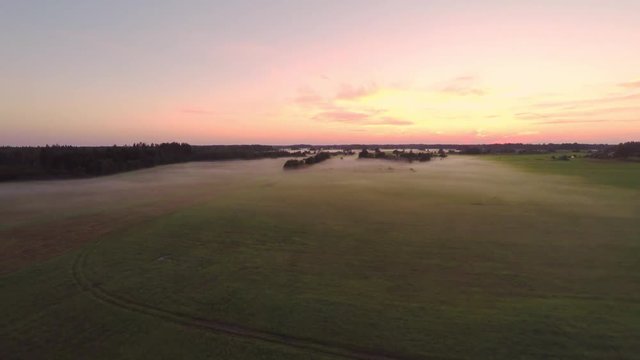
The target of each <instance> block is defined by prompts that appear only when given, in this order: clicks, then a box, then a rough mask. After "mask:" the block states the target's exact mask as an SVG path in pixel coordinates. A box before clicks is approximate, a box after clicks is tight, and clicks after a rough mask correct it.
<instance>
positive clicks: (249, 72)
mask: <svg viewBox="0 0 640 360" xmlns="http://www.w3.org/2000/svg"><path fill="white" fill-rule="evenodd" d="M639 14H640V0H616V1H611V0H600V1H595V0H579V1H578V0H555V1H549V0H538V1H501V0H485V1H476V0H473V1H471V0H468V1H457V0H447V1H429V0H420V1H418V0H415V1H413V0H388V1H375V0H361V1H360V0H335V1H332V0H323V1H320V0H315V1H311V0H271V1H267V0H252V1H246V0H235V1H212V0H207V1H197V0H179V1H178V0H176V1H162V0H153V1H151V0H145V1H143V0H110V1H93V0H77V1H71V0H57V1H47V0H40V1H33V0H20V1H10V0H0V145H44V144H73V145H110V144H131V143H134V142H141V141H142V142H163V141H179V142H188V143H191V144H248V143H261V144H299V143H305V144H309V143H310V144H339V143H464V144H474V143H504V142H526V143H547V142H588V143H618V142H622V141H631V140H640V20H639V19H640V18H639V16H640V15H639Z"/></svg>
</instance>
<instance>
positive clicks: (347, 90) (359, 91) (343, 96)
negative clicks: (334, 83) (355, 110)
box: [336, 84, 378, 100]
mask: <svg viewBox="0 0 640 360" xmlns="http://www.w3.org/2000/svg"><path fill="white" fill-rule="evenodd" d="M377 91H378V87H377V86H376V85H375V84H371V85H361V86H353V85H348V84H343V85H342V86H341V87H340V90H338V93H337V95H336V99H339V100H353V99H358V98H361V97H365V96H368V95H371V94H374V93H376V92H377Z"/></svg>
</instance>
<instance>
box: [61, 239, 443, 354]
mask: <svg viewBox="0 0 640 360" xmlns="http://www.w3.org/2000/svg"><path fill="white" fill-rule="evenodd" d="M87 256H88V251H87V250H85V251H82V252H81V253H80V254H79V255H78V256H77V257H76V259H75V261H74V263H73V267H72V273H73V278H74V280H75V282H76V283H77V284H78V285H79V286H80V287H81V288H82V289H83V290H85V291H86V292H87V293H89V294H90V295H91V296H92V297H94V298H95V299H97V300H99V301H100V302H103V303H106V304H109V305H112V306H115V307H118V308H121V309H124V310H129V311H132V312H135V313H138V314H144V315H148V316H151V317H154V318H157V319H161V320H164V321H169V322H173V323H176V324H179V325H183V326H187V327H192V328H199V329H202V330H205V331H209V332H215V333H221V334H226V335H230V336H234V337H239V338H244V339H253V340H259V341H264V342H268V343H273V344H278V345H284V346H288V347H293V348H298V349H303V350H309V351H313V352H316V353H321V354H325V355H332V356H338V357H342V358H347V359H357V360H410V359H423V358H421V357H414V356H411V357H409V356H405V355H395V354H390V353H386V352H383V351H374V350H368V349H363V348H359V347H352V346H348V345H343V344H336V343H330V342H323V341H319V340H314V339H309V338H302V337H296V336H290V335H284V334H278V333H273V332H267V331H262V330H256V329H252V328H248V327H244V326H242V325H238V324H232V323H226V322H222V321H216V320H209V319H202V318H198V317H193V316H190V315H187V314H183V313H179V312H175V311H171V310H167V309H162V308H159V307H156V306H152V305H149V304H144V303H141V302H138V301H135V300H131V299H127V298H125V297H122V296H119V295H117V294H113V293H110V292H108V291H106V290H105V289H103V288H102V287H101V286H100V285H99V284H95V283H93V282H92V281H91V280H90V279H88V278H87V277H86V275H85V273H84V267H85V265H86V262H87ZM429 359H436V358H434V357H429ZM437 359H443V358H441V357H439V358H437ZM447 359H451V358H447Z"/></svg>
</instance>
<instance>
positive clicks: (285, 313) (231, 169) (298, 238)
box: [0, 155, 640, 359]
mask: <svg viewBox="0 0 640 360" xmlns="http://www.w3.org/2000/svg"><path fill="white" fill-rule="evenodd" d="M512 156H518V155H512ZM519 156H520V159H521V162H520V163H519V164H516V165H513V164H511V163H510V160H509V159H510V158H509V157H507V160H504V159H503V158H501V157H499V156H488V157H477V156H461V155H457V156H456V155H453V156H449V157H447V158H443V159H434V160H432V161H429V162H425V163H419V162H413V163H410V162H397V161H389V160H376V159H358V158H357V157H356V156H342V157H333V158H331V159H329V160H327V161H324V162H321V163H318V164H315V165H313V166H310V167H306V168H303V169H299V170H283V169H282V164H283V162H284V161H286V159H264V160H249V161H223V162H198V163H185V164H175V165H166V166H158V167H155V168H151V169H145V170H138V171H133V172H127V173H122V174H116V175H112V176H106V177H99V178H93V179H77V180H55V181H31V182H9V183H2V184H0V199H1V200H2V201H0V214H1V215H2V217H3V219H5V221H4V222H3V225H2V227H1V228H0V237H1V238H2V239H3V241H2V251H0V253H1V254H2V258H1V259H2V261H1V263H2V269H1V270H2V273H4V274H5V275H4V277H3V278H2V279H3V280H2V281H1V282H0V290H2V292H3V294H5V296H3V302H2V305H3V306H2V309H3V313H2V316H3V318H4V319H6V320H7V324H8V327H6V328H5V330H4V331H9V332H10V333H11V334H12V335H11V336H9V337H5V338H4V340H3V343H2V348H3V349H9V351H7V352H4V353H5V354H8V355H10V356H8V358H12V357H16V358H22V357H40V356H41V355H43V354H45V353H46V354H49V355H51V354H53V355H55V356H63V357H80V356H83V354H86V352H87V351H89V349H96V348H97V349H99V351H98V353H99V354H105V355H103V356H104V358H108V357H111V356H116V357H120V356H125V354H131V353H137V352H139V351H143V349H145V350H144V351H145V352H146V351H149V348H148V347H149V346H150V342H151V343H153V344H154V345H153V346H154V347H157V348H156V350H155V351H157V354H158V355H160V354H162V355H166V354H173V355H175V356H177V355H178V354H184V352H182V351H183V350H180V351H179V352H176V351H178V348H176V347H175V345H172V342H173V341H176V340H172V341H167V340H163V339H169V338H171V339H176V338H180V339H182V338H181V337H182V336H185V333H184V332H183V331H182V330H180V329H181V327H182V326H187V329H191V330H188V332H192V331H195V332H196V333H197V334H202V335H195V334H193V335H189V336H188V337H189V338H188V339H187V338H184V339H182V340H180V341H181V342H182V343H183V344H184V346H189V349H190V350H189V351H188V353H189V356H190V357H193V358H200V357H208V356H210V355H211V351H212V348H211V347H210V346H208V345H205V344H209V343H210V342H213V343H216V344H217V345H216V350H214V351H215V352H214V353H215V354H217V355H216V356H222V357H223V358H238V359H244V358H255V357H267V358H283V357H292V358H299V357H305V358H306V357H307V356H317V357H319V358H323V357H324V356H326V355H327V354H340V356H344V357H347V358H378V357H379V356H386V357H387V358H399V359H403V358H420V357H431V356H441V357H444V358H449V357H451V358H475V357H476V355H481V357H485V356H487V357H488V356H492V357H498V358H505V359H506V358H512V357H514V356H519V355H522V354H526V355H527V356H528V357H532V358H538V357H545V356H546V355H547V354H549V353H550V352H549V351H552V353H553V354H556V355H559V356H561V357H564V358H572V357H582V358H583V357H584V356H585V354H589V355H588V356H587V357H593V358H600V357H603V356H604V357H607V356H609V355H611V354H612V352H611V351H615V353H616V354H618V355H621V357H623V358H632V357H633V356H632V354H634V353H635V351H636V350H637V349H638V346H640V344H639V343H638V342H637V341H636V340H637V339H636V337H635V334H636V333H637V332H638V331H640V328H639V327H638V326H639V324H640V323H639V322H638V319H637V318H636V317H635V315H633V314H634V313H637V311H636V307H637V301H638V299H637V296H638V293H640V289H639V288H638V283H639V282H638V281H637V280H638V279H637V271H635V270H634V269H635V266H636V264H637V254H638V251H637V250H638V246H640V245H639V244H638V242H637V239H638V234H639V233H638V227H637V223H638V220H639V219H640V201H639V200H640V191H639V189H638V188H637V187H631V188H629V187H626V186H613V185H609V184H602V183H599V182H601V181H602V178H601V177H596V178H589V177H577V176H568V175H562V173H558V172H557V170H556V173H555V174H554V173H553V172H549V170H546V169H544V168H541V167H540V162H541V161H543V164H544V163H549V164H552V165H555V164H556V163H550V161H552V160H550V159H549V157H548V156H544V160H543V159H542V158H541V157H540V156H537V157H536V156H528V155H519ZM527 159H528V160H527ZM575 161H577V162H578V163H577V164H580V163H581V164H583V165H581V166H590V167H591V168H592V170H593V173H598V172H600V173H602V171H603V170H604V171H605V172H607V173H611V171H614V170H615V171H619V170H620V169H623V170H624V169H627V171H628V173H627V174H628V176H631V177H633V178H635V179H638V178H639V177H638V175H639V173H638V172H637V171H636V170H637V169H636V168H635V167H634V166H635V164H625V163H620V164H618V165H615V164H614V165H615V166H617V167H616V168H615V169H613V170H612V169H610V168H607V166H609V165H607V164H606V163H602V162H598V160H587V159H578V160H575ZM527 164H528V165H527ZM523 166H524V167H523ZM598 166H605V167H604V168H598ZM532 170H533V171H532ZM614 180H615V179H614ZM614 183H615V182H614ZM34 264H35V265H34ZM70 270H71V272H70ZM36 293H38V294H48V295H47V297H48V298H57V299H59V300H57V301H55V302H49V301H46V302H43V297H42V296H35V297H34V296H32V295H28V294H36ZM18 305H19V306H18ZM78 306H80V307H81V308H82V309H84V310H82V311H83V313H86V312H87V311H89V312H91V313H92V314H93V315H92V316H91V317H89V318H75V317H74V316H72V314H74V313H75V312H76V311H77V308H78ZM123 311H124V312H123ZM114 314H118V315H117V316H115V315H114ZM114 316H115V317H114ZM122 316H125V317H126V319H128V320H124V318H121V317H122ZM112 317H113V319H118V318H121V320H113V321H119V322H121V323H122V324H126V325H123V326H124V328H123V327H122V326H120V327H121V331H118V332H117V333H103V330H100V331H98V332H95V331H91V332H87V333H84V334H77V335H76V336H80V339H78V340H73V341H74V342H76V345H74V346H70V343H68V342H69V341H72V340H71V339H68V338H67V337H66V336H62V337H61V336H60V335H59V334H60V332H55V333H47V334H45V333H40V332H39V333H38V335H37V338H34V337H32V335H30V334H31V332H32V331H34V330H33V329H34V326H37V327H42V326H44V327H48V326H49V325H46V324H47V323H50V322H55V323H56V324H57V325H56V327H57V328H58V329H60V328H64V329H68V330H64V331H65V332H67V331H70V332H75V330H73V329H77V328H78V327H85V326H89V327H90V328H94V327H96V326H97V327H99V328H104V329H108V328H110V327H111V326H115V324H111V321H112V320H107V319H110V318H112ZM56 319H64V320H56ZM203 319H204V320H203ZM51 324H53V323H51ZM109 324H111V325H109ZM160 324H164V325H162V326H160ZM171 324H175V325H171ZM181 324H182V325H181ZM568 324H571V325H568ZM167 326H168V327H167ZM152 328H153V329H154V330H153V331H152V330H151V329H152ZM198 328H201V329H202V330H197V329H198ZM133 329H145V330H142V332H141V333H140V330H136V332H137V333H138V335H135V338H136V339H137V340H136V341H133V342H131V341H129V340H127V341H125V340H124V339H125V338H124V337H125V336H126V337H127V338H129V337H131V336H133V335H132V333H130V331H133ZM225 333H227V334H228V333H233V334H235V335H234V336H232V337H231V338H229V337H228V336H227V335H225ZM101 334H102V335H101ZM143 334H144V335H143ZM276 334H284V335H282V336H281V335H276ZM612 334H616V335H615V336H613V335H612ZM238 336H239V337H238ZM105 337H106V338H105ZM559 337H562V338H563V339H565V340H563V344H564V345H563V346H562V347H558V346H557V345H555V344H557V341H558V338H559ZM207 339H209V340H207ZM242 339H244V340H242ZM247 339H254V340H247ZM469 339H474V340H473V341H470V340H469ZM594 339H598V340H594ZM78 341H79V343H77V342H78ZM245 341H250V342H251V346H247V345H246V344H245V345H242V343H243V342H245ZM160 342H161V343H162V345H160ZM507 343H508V344H510V345H509V346H507V345H506V344H507ZM52 344H55V345H52ZM187 344H188V345H187ZM114 346H115V347H114ZM107 347H108V348H107ZM45 348H46V350H45ZM115 349H117V350H115ZM496 349H501V350H500V353H499V355H496V354H498V353H496ZM548 349H553V350H548ZM613 349H615V350H613ZM114 351H115V352H114ZM205 354H208V355H205ZM258 354H260V355H258ZM303 354H304V355H303ZM323 354H324V355H323ZM373 354H377V355H373ZM93 355H95V354H93ZM97 358H102V356H97Z"/></svg>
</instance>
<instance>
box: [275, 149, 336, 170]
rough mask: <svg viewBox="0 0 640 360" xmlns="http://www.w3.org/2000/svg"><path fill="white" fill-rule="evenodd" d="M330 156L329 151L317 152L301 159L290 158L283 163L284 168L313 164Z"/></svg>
mask: <svg viewBox="0 0 640 360" xmlns="http://www.w3.org/2000/svg"><path fill="white" fill-rule="evenodd" d="M330 158H331V153H328V152H322V151H321V152H318V153H316V154H315V155H311V156H309V157H307V158H305V159H302V160H296V159H290V160H287V161H286V162H285V163H284V166H283V167H284V168H285V169H296V168H299V167H301V166H305V165H313V164H317V163H319V162H322V161H325V160H328V159H330Z"/></svg>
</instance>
